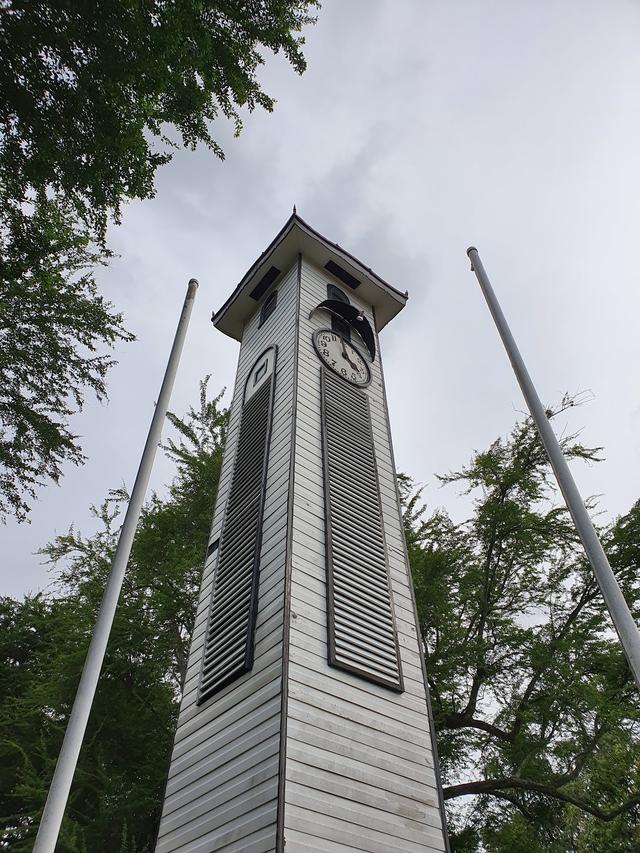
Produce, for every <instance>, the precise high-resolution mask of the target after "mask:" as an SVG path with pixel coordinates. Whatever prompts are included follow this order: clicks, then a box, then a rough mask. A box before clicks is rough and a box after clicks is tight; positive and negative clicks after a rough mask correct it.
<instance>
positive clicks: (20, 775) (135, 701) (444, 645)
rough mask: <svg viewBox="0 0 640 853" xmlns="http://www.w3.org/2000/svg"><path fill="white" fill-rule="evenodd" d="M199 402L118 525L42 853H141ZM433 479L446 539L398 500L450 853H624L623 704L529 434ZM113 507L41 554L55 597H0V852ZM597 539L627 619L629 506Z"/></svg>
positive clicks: (561, 515)
mask: <svg viewBox="0 0 640 853" xmlns="http://www.w3.org/2000/svg"><path fill="white" fill-rule="evenodd" d="M201 391H202V393H201V400H200V407H199V408H198V409H197V410H191V411H190V412H189V414H188V415H187V417H186V418H183V419H180V418H176V417H175V416H171V420H172V422H173V424H174V426H175V427H176V429H177V430H178V434H179V436H180V440H178V441H177V442H169V444H168V446H167V448H166V450H167V452H168V453H169V454H170V455H171V457H172V459H173V460H174V461H175V463H176V466H177V475H176V479H175V481H174V482H173V485H172V486H171V489H170V492H169V495H168V496H167V498H166V499H160V498H158V497H153V498H152V499H151V500H150V501H149V502H148V503H147V505H146V506H145V510H144V514H143V517H142V519H141V522H140V526H139V528H138V532H137V536H136V540H135V544H134V548H133V552H132V558H131V562H130V566H129V571H128V573H127V578H126V581H125V584H124V587H123V593H122V599H121V604H120V607H119V610H118V613H117V617H116V622H115V625H114V630H113V635H112V640H111V642H110V645H109V650H108V656H107V661H106V663H105V669H104V672H103V676H102V678H101V681H100V687H99V690H98V694H97V697H96V705H95V707H94V711H93V713H92V716H91V720H90V724H89V730H88V733H87V739H86V743H85V747H84V748H83V751H82V754H81V760H80V766H79V769H78V773H77V776H76V780H75V782H74V786H73V789H72V795H71V804H70V808H69V811H68V815H67V818H66V819H65V822H64V826H63V836H62V840H61V842H60V848H59V849H60V850H61V851H63V852H64V853H84V851H94V850H100V851H106V853H124V851H127V853H148V852H149V851H151V850H152V849H153V839H154V834H155V831H156V827H157V822H158V818H159V810H160V804H161V799H162V792H163V789H164V782H165V778H166V773H167V769H168V761H169V753H170V749H171V743H172V740H173V734H174V729H175V724H176V717H177V708H178V701H179V694H180V687H181V684H182V682H183V679H184V674H185V669H186V661H187V653H188V647H189V639H190V631H191V625H192V623H193V618H194V612H195V608H196V600H197V588H198V584H199V578H200V572H201V567H202V559H203V554H204V549H205V547H206V538H207V533H208V530H209V526H210V519H211V510H212V503H213V499H214V493H215V489H216V485H217V480H218V476H219V471H220V460H221V448H222V443H223V440H224V429H225V424H226V413H225V412H224V411H221V410H220V408H219V398H217V399H215V400H212V401H209V400H208V398H207V396H206V384H205V385H204V386H203V388H202V389H201ZM563 443H564V448H565V452H566V453H567V455H568V456H570V457H571V458H573V459H574V460H576V461H578V460H581V459H582V460H593V459H596V458H597V454H596V452H595V451H594V450H590V449H588V448H585V447H582V446H581V445H580V444H579V443H578V442H577V441H576V440H575V439H574V438H572V437H567V438H565V440H564V442H563ZM444 480H445V481H446V482H451V483H454V484H458V485H462V486H463V488H464V490H467V491H469V492H470V494H471V496H472V497H473V499H474V503H473V512H472V515H471V518H470V519H469V520H468V521H466V522H463V523H461V524H457V523H454V522H453V521H452V519H451V518H450V517H449V516H448V515H447V513H446V512H444V511H443V510H438V511H435V512H433V513H431V514H427V513H426V512H425V511H424V510H423V509H422V508H421V506H420V497H419V496H418V495H417V494H415V492H414V490H413V489H412V486H411V483H410V481H409V480H408V479H407V478H402V479H401V487H402V492H403V495H404V498H405V500H404V520H405V530H406V537H407V544H408V550H409V556H410V560H411V565H412V570H413V573H414V581H415V588H416V596H417V603H418V611H419V617H420V628H421V633H422V637H423V639H424V642H425V646H426V651H427V664H428V673H429V683H430V690H431V698H432V704H433V710H434V716H435V723H436V731H437V736H438V745H439V750H440V758H441V764H442V771H443V777H444V785H445V797H446V798H447V803H448V805H449V806H450V807H451V808H450V827H451V834H452V840H453V846H454V850H455V853H632V851H637V850H638V849H640V794H639V793H638V792H640V747H639V745H638V721H639V715H640V702H639V700H638V697H637V692H636V688H635V686H634V684H633V681H632V679H631V676H630V673H629V671H628V668H627V666H626V664H625V661H624V659H623V657H622V654H621V652H620V649H619V646H618V643H617V641H616V640H615V639H614V636H613V634H612V630H611V628H610V625H609V622H608V618H607V616H606V615H605V613H604V611H603V607H602V604H601V601H600V595H599V592H598V590H597V588H596V586H595V584H594V581H593V578H592V575H591V570H590V568H589V567H588V566H587V564H586V563H585V559H584V556H583V553H582V550H581V547H580V545H579V543H578V542H577V540H576V536H575V532H574V530H573V527H572V524H571V522H570V520H569V519H568V517H567V513H566V511H565V510H564V509H563V508H561V507H560V506H558V501H557V498H558V496H557V494H556V492H555V488H554V485H553V480H552V477H551V474H550V471H549V468H548V465H547V462H546V458H545V455H544V452H543V450H542V448H541V446H540V443H539V441H538V438H537V436H536V433H535V430H534V428H533V426H532V424H531V423H530V422H529V421H528V420H527V421H524V422H523V423H520V424H518V425H517V426H516V427H515V429H514V430H513V432H512V434H511V435H510V437H509V438H508V439H502V440H499V441H496V442H495V443H494V444H493V445H492V446H491V447H490V448H489V449H488V450H487V451H485V452H483V453H477V454H475V455H474V457H473V459H472V461H471V463H470V464H469V465H468V466H467V467H466V468H464V469H463V470H462V471H460V472H457V473H454V474H451V475H449V476H448V477H445V478H444ZM122 498H123V495H122V494H121V493H114V494H113V495H111V497H110V499H109V500H108V501H107V502H106V503H105V504H104V505H103V506H102V507H101V508H100V510H99V511H97V517H98V519H99V520H100V529H99V530H98V532H97V533H96V534H94V535H93V536H90V537H83V536H82V535H80V533H78V532H77V531H76V530H74V529H71V530H70V531H69V533H68V534H67V535H66V536H61V537H58V538H57V539H56V540H55V541H54V542H53V543H52V544H51V545H49V546H48V547H47V548H46V549H45V553H46V554H47V556H48V557H49V558H50V559H51V560H52V561H53V562H54V563H55V564H56V565H57V579H58V586H57V589H56V592H55V595H39V596H35V597H33V598H27V599H25V600H24V601H23V602H17V601H13V600H11V599H3V600H0V727H1V730H0V849H3V847H2V845H3V844H4V848H6V849H11V850H16V851H18V853H21V851H28V850H30V849H31V845H32V843H33V833H34V822H35V821H36V819H37V816H38V814H39V812H40V810H41V808H42V805H43V803H44V798H45V796H46V789H47V785H48V782H49V780H50V778H51V774H52V771H53V765H54V762H55V759H56V757H57V754H58V750H59V747H60V743H61V740H62V735H63V731H64V726H65V724H66V721H67V719H68V715H69V711H70V707H71V702H72V700H73V696H74V693H75V689H76V686H77V682H78V679H79V674H80V670H81V666H82V662H83V659H84V655H85V652H86V649H87V646H88V642H89V635H90V631H91V628H92V625H93V621H94V618H95V613H96V610H97V607H98V604H99V601H100V598H101V595H102V590H103V588H104V583H105V578H106V573H107V571H108V566H109V562H110V557H111V554H112V552H113V548H114V544H115V537H116V533H117V517H118V509H119V506H120V502H121V499H122ZM601 534H602V536H603V538H604V542H605V546H606V550H607V552H608V554H609V557H610V560H611V563H612V566H613V567H614V570H615V571H616V573H617V575H618V578H619V580H620V582H621V584H622V586H623V589H624V592H625V595H626V596H627V599H628V601H629V602H630V604H631V606H632V608H633V610H634V612H635V613H636V615H638V605H639V603H640V602H639V594H640V590H639V589H638V566H639V565H640V502H638V503H637V504H635V505H634V506H633V507H632V508H631V509H630V510H629V512H628V513H627V514H625V515H624V516H622V517H621V518H619V519H617V520H616V521H615V522H613V523H612V524H610V525H608V526H606V527H604V528H603V530H602V531H601ZM465 795H466V798H465V799H463V800H461V799H460V798H461V797H463V796H465Z"/></svg>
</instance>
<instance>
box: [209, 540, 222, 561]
mask: <svg viewBox="0 0 640 853" xmlns="http://www.w3.org/2000/svg"><path fill="white" fill-rule="evenodd" d="M219 544H220V540H219V539H216V541H215V542H212V543H211V545H209V547H208V548H207V557H210V556H211V555H212V554H215V552H216V551H217V550H218V545H219Z"/></svg>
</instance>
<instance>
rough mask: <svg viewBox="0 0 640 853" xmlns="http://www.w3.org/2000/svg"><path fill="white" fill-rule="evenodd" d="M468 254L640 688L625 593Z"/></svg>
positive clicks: (476, 261)
mask: <svg viewBox="0 0 640 853" xmlns="http://www.w3.org/2000/svg"><path fill="white" fill-rule="evenodd" d="M467 255H468V256H469V260H470V261H471V269H472V271H473V272H474V273H475V274H476V278H477V279H478V282H479V284H480V287H481V289H482V293H483V294H484V298H485V299H486V301H487V305H488V306H489V311H490V312H491V315H492V317H493V319H494V321H495V324H496V326H497V327H498V332H499V333H500V337H501V338H502V343H503V344H504V348H505V349H506V351H507V355H508V356H509V361H510V362H511V366H512V367H513V370H514V372H515V374H516V378H517V380H518V384H519V385H520V389H521V390H522V393H523V395H524V398H525V400H526V402H527V406H528V407H529V411H530V412H531V417H532V418H533V420H534V422H535V425H536V427H537V428H538V432H539V433H540V438H541V439H542V443H543V445H544V448H545V450H546V451H547V455H548V456H549V461H550V463H551V467H552V468H553V472H554V474H555V475H556V479H557V481H558V485H559V486H560V491H561V492H562V494H563V496H564V499H565V501H566V504H567V507H568V509H569V512H570V513H571V517H572V518H573V521H574V524H575V526H576V528H577V530H578V534H579V536H580V539H581V540H582V544H583V546H584V550H585V551H586V553H587V557H588V558H589V562H590V563H591V568H592V569H593V573H594V575H595V576H596V580H597V582H598V585H599V587H600V591H601V592H602V595H603V597H604V600H605V603H606V605H607V608H608V610H609V614H610V615H611V619H612V621H613V625H614V627H615V629H616V631H617V633H618V637H619V638H620V642H621V643H622V647H623V649H624V653H625V655H626V656H627V661H628V662H629V666H630V668H631V672H632V673H633V676H634V678H635V681H636V684H637V686H638V688H640V634H639V633H638V627H637V625H636V623H635V621H634V619H633V616H632V615H631V611H630V610H629V607H628V606H627V602H626V601H625V598H624V596H623V594H622V590H621V589H620V587H619V586H618V582H617V580H616V577H615V575H614V573H613V571H612V569H611V566H610V565H609V561H608V560H607V556H606V554H605V553H604V550H603V548H602V544H601V542H600V539H599V538H598V534H597V533H596V531H595V529H594V527H593V524H592V523H591V519H590V517H589V513H588V512H587V509H586V507H585V505H584V501H583V500H582V497H581V496H580V492H579V491H578V487H577V486H576V484H575V481H574V479H573V476H572V474H571V471H570V470H569V466H568V465H567V460H566V459H565V458H564V454H563V452H562V449H561V447H560V444H559V443H558V439H557V438H556V436H555V433H554V431H553V429H552V428H551V424H550V422H549V418H548V417H547V414H546V412H545V410H544V407H543V405H542V403H541V402H540V398H539V397H538V394H537V392H536V389H535V386H534V384H533V382H532V381H531V377H530V376H529V373H528V371H527V368H526V367H525V364H524V361H523V360H522V356H521V355H520V351H519V350H518V347H517V346H516V342H515V340H514V339H513V335H512V334H511V331H510V329H509V326H508V325H507V321H506V319H505V316H504V314H503V313H502V309H501V308H500V305H499V303H498V300H497V299H496V295H495V293H494V292H493V288H492V287H491V283H490V282H489V279H488V277H487V273H486V271H485V269H484V267H483V265H482V261H481V260H480V256H479V255H478V250H477V249H476V248H475V247H474V246H471V247H470V248H469V249H467Z"/></svg>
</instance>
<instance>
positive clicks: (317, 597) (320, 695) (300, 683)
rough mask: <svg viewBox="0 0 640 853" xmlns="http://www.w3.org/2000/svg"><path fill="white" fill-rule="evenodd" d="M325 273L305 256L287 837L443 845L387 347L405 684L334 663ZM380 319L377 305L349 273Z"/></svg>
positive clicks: (347, 846)
mask: <svg viewBox="0 0 640 853" xmlns="http://www.w3.org/2000/svg"><path fill="white" fill-rule="evenodd" d="M330 280H333V279H332V278H331V276H330V275H329V274H328V273H327V272H326V271H325V270H319V269H317V268H315V267H313V266H312V265H311V264H309V263H307V262H306V261H303V264H302V281H301V296H300V326H299V341H298V388H297V407H298V410H297V419H296V422H297V429H296V439H295V442H296V443H295V459H296V465H295V485H294V496H295V497H294V514H293V537H292V570H291V642H290V657H289V696H288V711H287V714H288V723H287V737H286V786H285V812H284V825H285V843H286V850H287V851H288V853H292V851H293V853H298V851H300V853H302V851H338V850H340V851H348V850H360V851H372V853H373V851H376V853H382V851H389V853H391V852H392V851H393V853H397V852H398V851H399V850H402V851H405V852H406V853H414V851H443V850H444V849H445V846H444V839H443V833H442V824H441V817H440V810H439V806H438V797H437V788H436V779H435V775H434V769H433V757H432V753H431V739H430V734H429V719H428V712H427V706H426V696H425V687H424V681H423V675H422V669H421V661H420V654H419V647H418V636H417V632H416V625H415V619H414V611H413V602H412V598H411V590H410V587H409V578H408V568H407V565H406V561H405V555H404V544H403V538H402V536H403V534H402V528H401V522H400V517H399V508H398V503H397V497H396V486H395V472H394V470H393V463H392V454H391V447H390V441H389V432H388V426H387V415H386V409H385V403H384V391H383V384H382V376H381V372H380V371H381V368H380V360H379V354H378V357H377V358H376V361H375V362H374V364H373V365H372V377H373V378H372V382H371V385H370V386H369V388H368V390H367V392H366V393H367V394H368V396H369V400H370V405H371V416H372V422H373V435H374V443H375V452H376V461H377V466H378V475H379V479H380V491H381V501H382V512H383V518H384V525H385V536H386V541H387V547H388V551H389V571H390V578H391V589H392V596H393V603H394V608H395V616H396V625H397V629H398V640H399V644H400V653H401V660H402V671H403V676H404V685H405V691H404V693H402V694H400V695H398V694H396V693H393V692H392V691H390V690H388V689H386V688H384V687H382V686H378V685H376V684H373V683H371V682H368V681H366V680H364V679H362V678H359V677H358V676H356V675H351V674H350V673H347V672H343V671H341V670H338V669H335V668H331V667H329V666H328V664H327V628H326V609H325V607H326V591H325V542H324V524H325V515H324V491H323V473H322V457H321V426H320V361H319V359H318V357H317V356H316V354H315V351H314V349H313V345H312V343H311V336H312V333H313V331H314V330H315V329H317V328H321V327H323V326H328V325H330V323H329V322H328V321H327V316H326V314H325V315H324V316H323V313H322V312H318V313H316V314H314V316H313V318H312V319H309V313H310V311H311V310H312V309H313V308H314V307H315V306H316V305H317V304H318V303H319V302H321V301H322V300H324V299H326V284H327V282H328V281H330ZM334 283H335V284H337V285H338V286H340V287H342V288H343V289H344V290H345V291H346V292H348V296H349V298H350V300H351V302H352V303H353V304H355V305H357V306H358V307H359V308H364V309H365V313H366V315H367V317H368V319H369V321H370V322H371V324H372V326H373V325H374V324H373V318H372V316H371V311H370V309H369V308H368V306H366V305H363V304H360V303H359V302H358V300H357V298H356V296H355V293H353V292H351V291H348V288H345V287H343V286H342V285H341V284H340V282H339V281H337V280H336V281H334Z"/></svg>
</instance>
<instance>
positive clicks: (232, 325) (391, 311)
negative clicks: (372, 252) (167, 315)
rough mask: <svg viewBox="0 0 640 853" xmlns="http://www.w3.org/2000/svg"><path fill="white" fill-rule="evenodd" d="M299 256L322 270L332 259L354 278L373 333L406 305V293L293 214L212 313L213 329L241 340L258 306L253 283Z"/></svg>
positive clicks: (288, 267)
mask: <svg viewBox="0 0 640 853" xmlns="http://www.w3.org/2000/svg"><path fill="white" fill-rule="evenodd" d="M299 253H302V255H303V256H305V255H306V256H307V257H309V258H310V259H311V260H312V261H313V260H315V261H316V262H317V263H319V264H320V265H321V266H322V267H324V263H322V261H323V260H325V256H328V257H329V258H330V257H333V259H334V260H335V261H336V262H337V263H339V265H340V266H341V267H343V268H344V269H346V270H347V272H350V273H351V275H353V276H355V277H356V278H358V279H359V281H360V285H359V286H358V288H357V289H356V291H355V292H356V293H357V294H361V295H362V297H363V298H364V299H366V301H368V302H370V303H371V304H372V305H373V306H374V308H375V309H376V310H375V314H376V328H377V331H380V330H381V329H382V328H384V326H386V324H387V323H388V322H389V321H390V320H391V319H393V317H395V315H396V314H397V313H398V312H399V311H401V310H402V308H403V307H404V305H405V304H406V301H407V294H406V293H401V292H400V291H399V290H396V288H394V287H392V286H391V285H390V284H388V283H387V282H386V281H384V279H382V278H380V277H379V276H378V275H376V273H374V272H373V270H371V269H370V268H369V267H366V266H365V265H364V264H363V263H362V262H361V261H359V260H358V259H357V258H355V257H354V256H353V255H351V254H350V253H349V252H346V251H345V250H344V249H343V248H342V247H341V246H339V245H338V244H337V243H332V242H331V241H330V240H327V239H326V238H325V237H323V236H322V234H320V233H319V232H317V231H316V230H315V229H313V228H312V227H311V226H310V225H308V224H307V223H306V222H305V221H304V220H303V219H301V217H299V216H298V215H297V214H296V213H293V214H292V215H291V216H290V217H289V219H288V220H287V221H286V222H285V224H284V226H283V227H282V228H281V230H280V231H279V232H278V234H277V235H276V236H275V238H274V239H273V240H272V241H271V243H270V245H269V246H268V247H267V248H266V249H265V251H264V252H263V253H262V254H261V255H260V257H259V258H257V260H256V261H254V263H253V264H252V265H251V267H250V268H249V269H248V270H247V272H246V273H245V275H244V276H243V277H242V279H241V280H240V282H239V283H238V285H237V287H236V288H235V290H234V291H233V293H232V294H231V296H230V297H229V298H228V299H227V301H226V302H225V303H224V305H223V306H222V307H221V308H220V309H219V310H218V311H217V312H215V313H214V315H213V317H212V320H213V323H214V325H215V326H216V328H217V329H219V330H220V331H221V332H224V334H226V335H229V336H230V337H232V338H235V339H236V340H238V341H239V340H241V339H242V332H243V328H244V322H245V320H246V318H247V316H248V315H250V314H252V313H253V312H254V311H255V309H256V307H257V305H258V301H256V300H255V299H253V298H252V297H251V296H250V295H249V294H250V293H251V292H252V290H253V289H254V287H255V285H256V283H257V282H258V281H260V279H261V277H262V276H263V275H264V274H265V272H266V271H267V270H268V269H269V268H270V266H277V267H278V269H279V270H280V272H281V273H286V272H287V271H288V270H289V269H290V268H291V265H292V264H293V263H294V262H295V258H296V256H297V255H298V254H299ZM276 261H277V262H278V263H277V264H276V263H275V262H276ZM325 263H326V260H325ZM363 285H364V288H363Z"/></svg>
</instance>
